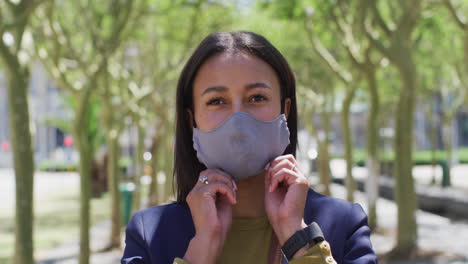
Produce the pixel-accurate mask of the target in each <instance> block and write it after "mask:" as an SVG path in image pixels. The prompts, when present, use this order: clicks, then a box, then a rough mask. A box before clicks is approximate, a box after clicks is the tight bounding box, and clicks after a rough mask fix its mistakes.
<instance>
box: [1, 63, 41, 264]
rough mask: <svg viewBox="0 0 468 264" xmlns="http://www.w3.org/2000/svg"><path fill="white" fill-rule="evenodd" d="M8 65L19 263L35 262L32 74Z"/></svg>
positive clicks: (16, 243)
mask: <svg viewBox="0 0 468 264" xmlns="http://www.w3.org/2000/svg"><path fill="white" fill-rule="evenodd" d="M17 65H18V67H16V69H15V68H14V67H12V66H11V65H9V67H7V70H6V73H7V86H8V111H9V123H10V140H11V145H12V149H13V166H14V169H15V181H16V210H15V253H14V254H15V255H14V263H15V264H32V263H34V243H33V222H34V202H33V198H34V195H33V191H34V158H33V150H32V145H31V132H30V128H29V105H28V94H27V91H28V84H29V83H28V82H29V73H28V72H27V71H26V70H25V71H24V72H22V71H21V68H20V67H19V63H17Z"/></svg>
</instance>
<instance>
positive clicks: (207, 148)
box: [193, 112, 289, 181]
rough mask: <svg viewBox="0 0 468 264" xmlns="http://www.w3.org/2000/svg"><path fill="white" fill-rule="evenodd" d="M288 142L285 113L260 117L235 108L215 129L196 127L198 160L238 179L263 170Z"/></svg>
mask: <svg viewBox="0 0 468 264" xmlns="http://www.w3.org/2000/svg"><path fill="white" fill-rule="evenodd" d="M288 145H289V129H288V126H287V122H286V116H285V115H284V114H281V115H279V116H278V117H277V118H276V119H275V120H273V121H259V120H257V119H255V117H253V116H252V115H250V114H247V113H245V112H236V113H234V114H232V115H231V116H229V117H228V118H227V119H226V120H224V121H223V122H222V123H221V124H220V125H219V126H218V127H216V128H214V129H212V130H208V131H202V130H200V129H198V128H194V129H193V147H194V149H195V150H196V151H197V157H198V160H199V161H200V162H201V163H203V164H205V166H206V167H207V168H209V169H211V168H218V169H222V170H223V171H225V172H226V173H228V174H229V175H231V177H232V178H233V179H234V180H236V181H239V180H242V179H245V178H247V177H249V176H254V175H257V174H259V173H261V172H262V170H263V168H264V167H265V165H266V164H267V163H268V162H270V161H271V160H272V159H274V158H276V157H278V156H280V155H281V154H283V152H284V150H285V149H286V147H287V146H288Z"/></svg>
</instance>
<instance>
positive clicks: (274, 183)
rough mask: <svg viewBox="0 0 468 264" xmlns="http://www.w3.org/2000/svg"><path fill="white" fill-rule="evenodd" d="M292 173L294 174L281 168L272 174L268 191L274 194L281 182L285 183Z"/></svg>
mask: <svg viewBox="0 0 468 264" xmlns="http://www.w3.org/2000/svg"><path fill="white" fill-rule="evenodd" d="M292 173H294V172H293V171H291V170H289V169H286V168H282V169H280V170H279V171H277V172H276V173H274V174H273V173H272V175H271V183H270V190H269V191H270V192H274V191H275V190H276V189H277V188H278V185H279V184H280V183H281V182H287V180H288V178H289V177H291V174H292Z"/></svg>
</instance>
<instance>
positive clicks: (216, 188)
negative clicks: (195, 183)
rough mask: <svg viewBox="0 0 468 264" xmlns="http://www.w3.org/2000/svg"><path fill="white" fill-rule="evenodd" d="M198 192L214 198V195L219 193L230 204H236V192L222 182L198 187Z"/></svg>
mask: <svg viewBox="0 0 468 264" xmlns="http://www.w3.org/2000/svg"><path fill="white" fill-rule="evenodd" d="M200 192H201V193H202V194H204V195H206V194H208V195H210V196H211V197H213V198H214V199H216V195H217V194H218V193H219V194H221V195H225V196H226V197H227V198H228V199H229V201H230V202H231V204H236V203H237V200H236V194H235V193H234V191H233V190H232V188H231V187H230V186H228V185H226V184H225V183H222V182H214V183H210V184H206V185H205V186H203V187H201V188H200Z"/></svg>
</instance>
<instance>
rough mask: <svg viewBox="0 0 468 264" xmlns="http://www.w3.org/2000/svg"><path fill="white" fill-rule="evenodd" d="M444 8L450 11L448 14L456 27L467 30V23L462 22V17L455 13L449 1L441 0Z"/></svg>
mask: <svg viewBox="0 0 468 264" xmlns="http://www.w3.org/2000/svg"><path fill="white" fill-rule="evenodd" d="M443 1H444V4H445V6H446V7H447V8H448V10H449V11H450V14H451V15H452V17H453V19H455V22H456V23H457V24H458V26H459V27H460V28H461V29H463V30H465V31H466V30H468V22H466V21H463V20H464V19H463V17H462V15H459V14H458V13H457V10H456V9H455V6H454V5H453V4H452V2H451V1H450V0H443Z"/></svg>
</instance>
